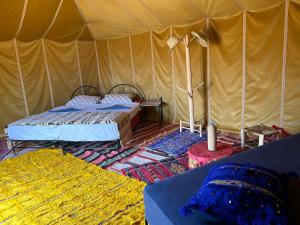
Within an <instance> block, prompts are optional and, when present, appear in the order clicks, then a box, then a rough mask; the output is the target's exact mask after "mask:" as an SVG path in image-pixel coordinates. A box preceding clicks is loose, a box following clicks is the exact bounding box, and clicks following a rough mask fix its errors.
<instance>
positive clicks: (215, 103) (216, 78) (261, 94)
mask: <svg viewBox="0 0 300 225" xmlns="http://www.w3.org/2000/svg"><path fill="white" fill-rule="evenodd" d="M245 3H246V4H245V5H247V2H245ZM274 3H275V2H274ZM288 6H289V7H288V10H285V7H286V4H285V2H279V3H277V4H275V5H273V6H272V7H267V8H265V9H263V10H258V9H256V8H259V7H261V6H260V5H257V6H255V7H252V8H253V9H255V10H248V11H245V16H243V12H239V13H235V14H234V15H232V16H231V17H223V18H216V19H209V24H210V28H209V39H210V45H209V50H206V49H203V48H202V47H200V46H197V45H196V44H193V45H192V47H191V60H192V71H193V86H194V87H196V86H197V85H198V84H200V83H201V82H202V81H203V80H204V78H205V79H207V78H208V79H209V80H210V86H209V87H207V88H208V93H209V95H208V96H209V99H208V102H209V104H210V105H209V106H210V107H209V109H210V111H209V112H206V111H207V109H206V108H205V89H204V87H200V88H198V89H196V90H195V91H194V105H195V120H196V121H200V120H204V115H205V113H207V114H209V115H210V116H211V119H212V120H214V121H215V122H217V124H218V127H219V128H221V129H226V130H233V131H238V130H239V129H240V128H241V127H242V126H250V125H253V124H257V123H264V124H267V125H272V124H276V125H284V127H285V128H286V129H287V130H289V131H291V132H297V131H300V123H299V105H300V104H299V100H298V99H299V96H300V95H299V88H298V86H297V85H295V84H297V83H299V82H300V76H298V73H299V66H297V63H296V62H299V56H298V55H299V54H300V53H299V51H298V49H299V41H298V37H299V27H298V25H297V24H299V22H300V20H299V12H298V11H299V4H298V3H295V2H289V5H288ZM285 12H288V14H289V15H288V18H289V20H288V21H287V26H288V35H287V46H288V48H287V54H286V55H287V56H286V60H287V65H286V71H284V73H283V72H282V67H283V61H284V59H285V56H284V51H283V49H284V30H285V26H286V25H285ZM205 24H206V20H202V21H200V22H199V23H196V24H194V25H187V26H177V27H176V26H175V27H170V28H169V29H165V30H163V31H157V30H155V31H151V32H146V33H143V34H137V35H130V38H129V36H126V37H123V38H121V39H110V40H108V41H107V42H108V43H109V47H110V51H111V55H112V56H111V64H110V65H102V67H106V68H110V69H108V70H107V72H109V73H110V71H113V73H110V74H111V76H116V79H117V80H118V81H120V82H124V79H123V77H124V78H125V80H127V81H128V82H129V83H134V82H133V81H134V79H135V82H136V84H137V85H138V86H139V87H141V88H142V89H145V90H146V93H147V96H148V97H152V96H163V98H164V101H165V103H166V104H165V108H164V109H165V118H167V120H168V121H174V122H178V121H179V120H188V110H187V108H188V104H187V95H186V93H185V92H184V91H183V90H182V89H186V69H185V51H184V47H183V46H179V47H176V48H175V50H174V51H173V52H172V53H171V54H168V48H167V46H166V41H167V39H168V37H169V36H170V35H171V34H173V35H177V36H178V37H181V36H183V35H184V34H185V33H188V32H189V31H191V30H195V31H199V30H201V29H202V28H204V27H205ZM243 26H245V27H244V30H243ZM148 36H149V38H148ZM243 37H245V38H243ZM139 38H140V41H136V40H138V39H139ZM151 38H152V45H153V46H152V47H151ZM129 39H131V45H132V46H131V48H132V51H133V53H132V55H131V54H130V46H129V44H128V43H129ZM149 39H150V40H149ZM102 42H103V41H102ZM149 42H150V43H149ZM142 43H143V44H142ZM149 45H150V46H149ZM117 48H118V49H119V53H118V52H117V51H116V50H117ZM139 49H140V54H139ZM296 49H297V50H296ZM121 51H122V52H121ZM206 51H210V54H209V57H210V58H209V59H207V58H206V57H207V54H206ZM141 52H142V53H141ZM151 54H153V61H154V62H153V64H154V65H153V64H152V61H151V60H152V58H151ZM106 55H107V54H106ZM243 55H244V56H245V57H243ZM103 57H105V54H103ZM137 58H138V59H137ZM131 60H132V62H131ZM207 61H208V62H209V64H208V66H209V70H210V73H209V74H207V73H206V71H207V70H206V65H205V63H206V62H207ZM106 63H109V60H106ZM131 64H133V65H131ZM137 68H138V69H137ZM136 70H138V71H141V72H138V73H137V72H136ZM133 71H134V72H133ZM143 71H145V73H144V75H143V76H142V75H139V74H141V73H143ZM151 71H153V72H152V76H151ZM243 71H244V72H243ZM117 72H119V74H123V75H122V76H118V74H117ZM125 73H127V74H125ZM153 74H154V76H153ZM107 76H109V75H107ZM139 76H141V77H143V78H142V80H143V82H140V81H139ZM243 82H244V85H243ZM285 82H286V87H285ZM145 84H147V85H145ZM152 85H153V89H154V90H152V89H151V86H152ZM282 86H284V90H283V89H282ZM152 91H153V92H152ZM282 95H284V96H285V98H284V102H283V103H282V100H281V99H282ZM282 107H283V108H284V110H283V111H284V114H283V115H280V111H281V108H282ZM281 121H283V122H281Z"/></svg>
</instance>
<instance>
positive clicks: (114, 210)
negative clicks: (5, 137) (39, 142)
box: [0, 149, 145, 225]
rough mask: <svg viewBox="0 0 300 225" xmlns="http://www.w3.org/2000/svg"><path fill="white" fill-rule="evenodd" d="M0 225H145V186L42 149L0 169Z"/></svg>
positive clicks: (70, 157) (53, 151) (6, 163)
mask: <svg viewBox="0 0 300 225" xmlns="http://www.w3.org/2000/svg"><path fill="white" fill-rule="evenodd" d="M0 174H1V177H0V224H13V225H17V224H22V225H24V224H30V225H35V224H64V225H67V224H128V225H129V224H143V223H144V218H143V217H144V207H143V195H142V192H143V189H144V186H145V184H144V183H143V182H140V181H137V180H134V179H131V178H127V177H124V176H121V175H118V174H115V173H112V172H109V171H106V170H102V169H100V168H99V167H97V166H95V165H93V164H89V163H86V162H84V161H82V160H80V159H77V158H76V157H74V156H72V155H70V154H67V155H66V156H64V155H62V154H61V152H60V151H58V150H53V149H51V150H49V149H41V150H38V151H36V152H31V153H28V154H25V155H23V156H19V157H17V158H13V159H7V160H5V161H3V162H1V163H0Z"/></svg>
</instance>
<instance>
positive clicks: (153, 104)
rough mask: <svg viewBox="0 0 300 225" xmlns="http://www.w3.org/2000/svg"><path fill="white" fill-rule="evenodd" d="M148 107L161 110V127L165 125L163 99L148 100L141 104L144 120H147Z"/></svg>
mask: <svg viewBox="0 0 300 225" xmlns="http://www.w3.org/2000/svg"><path fill="white" fill-rule="evenodd" d="M147 107H154V108H158V109H159V117H160V120H159V122H160V125H161V124H162V123H163V121H164V113H163V101H162V97H160V98H153V99H147V100H145V101H143V102H142V103H141V108H142V113H143V116H142V117H143V118H142V120H144V119H145V109H146V108H147Z"/></svg>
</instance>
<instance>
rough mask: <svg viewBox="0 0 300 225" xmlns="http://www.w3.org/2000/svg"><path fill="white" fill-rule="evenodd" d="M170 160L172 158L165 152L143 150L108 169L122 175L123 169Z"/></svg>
mask: <svg viewBox="0 0 300 225" xmlns="http://www.w3.org/2000/svg"><path fill="white" fill-rule="evenodd" d="M168 158H170V156H168V154H166V153H164V152H159V151H152V150H147V149H143V148H141V149H139V150H138V151H137V152H136V153H134V154H132V155H131V156H129V157H126V158H123V159H122V160H119V161H117V162H116V163H114V164H113V165H111V166H109V167H107V169H108V170H111V171H114V172H117V173H122V169H125V168H129V167H134V166H140V165H143V164H147V163H156V162H159V161H161V160H165V159H168Z"/></svg>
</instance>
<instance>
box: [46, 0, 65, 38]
mask: <svg viewBox="0 0 300 225" xmlns="http://www.w3.org/2000/svg"><path fill="white" fill-rule="evenodd" d="M63 2H64V0H60V2H59V4H58V6H57V9H56V12H55V14H54V16H53V19H52V21H51V23H50V25H49V27H48V29H47V30H46V31H45V33H44V34H43V36H42V38H45V37H46V36H47V34H48V33H49V31H50V30H51V28H52V26H53V24H54V22H55V20H56V18H57V15H58V13H59V11H60V9H61V6H62V4H63Z"/></svg>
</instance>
